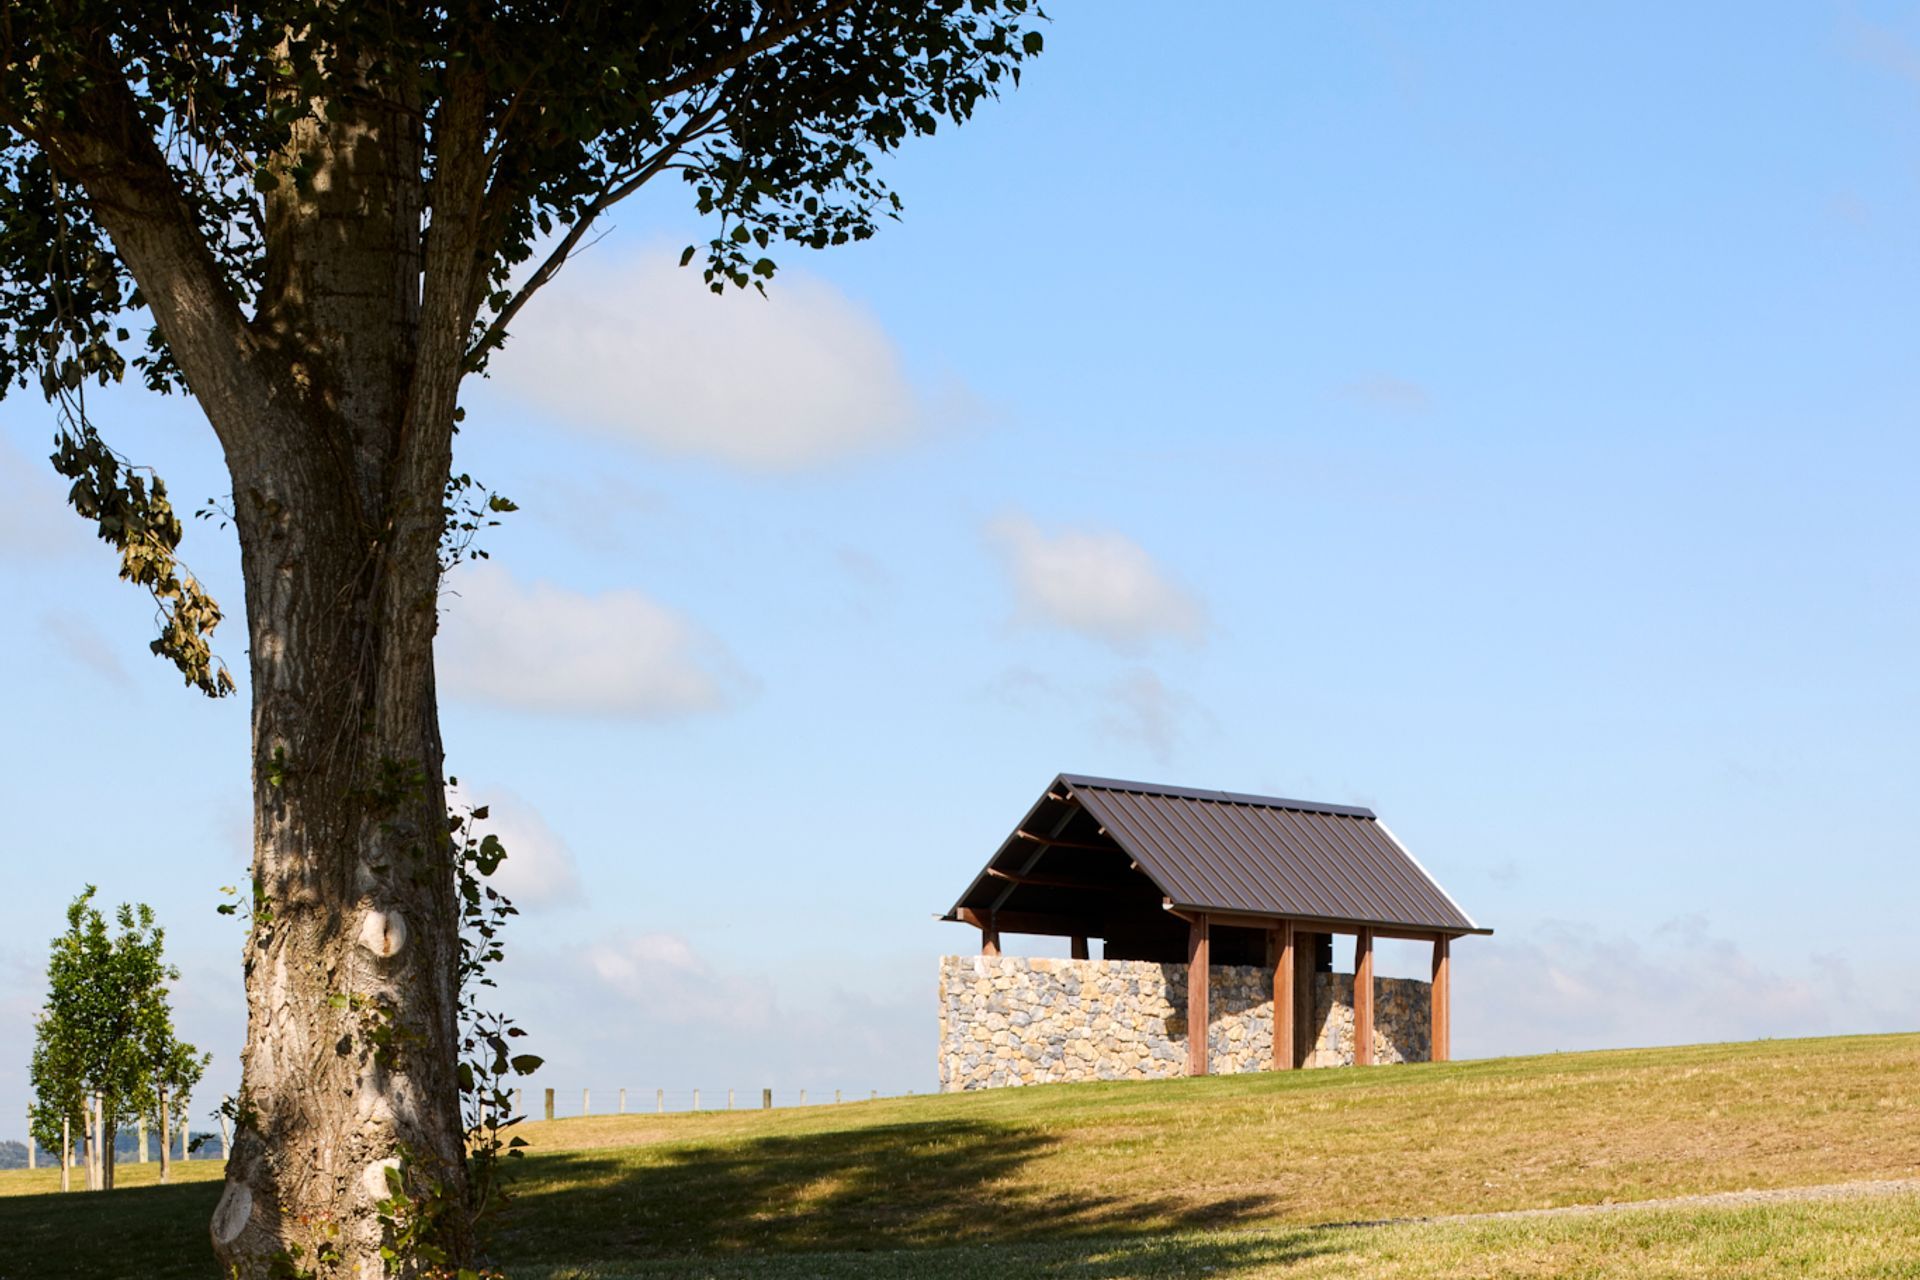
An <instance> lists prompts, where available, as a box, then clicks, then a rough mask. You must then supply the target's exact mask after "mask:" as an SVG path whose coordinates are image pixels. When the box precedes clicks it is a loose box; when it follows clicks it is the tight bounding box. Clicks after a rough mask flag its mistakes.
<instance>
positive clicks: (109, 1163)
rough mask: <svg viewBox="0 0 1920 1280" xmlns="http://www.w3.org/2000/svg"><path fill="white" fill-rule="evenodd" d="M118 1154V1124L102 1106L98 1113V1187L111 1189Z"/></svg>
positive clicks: (104, 1189) (106, 1189) (105, 1189)
mask: <svg viewBox="0 0 1920 1280" xmlns="http://www.w3.org/2000/svg"><path fill="white" fill-rule="evenodd" d="M119 1156H120V1126H119V1125H117V1124H115V1123H114V1122H113V1118H112V1114H111V1113H110V1112H108V1111H107V1110H106V1109H105V1108H104V1107H103V1108H102V1109H101V1113H100V1189H101V1190H102V1191H111V1190H113V1166H114V1162H115V1161H116V1160H117V1159H119Z"/></svg>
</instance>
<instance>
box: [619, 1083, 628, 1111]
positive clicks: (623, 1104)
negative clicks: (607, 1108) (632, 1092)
mask: <svg viewBox="0 0 1920 1280" xmlns="http://www.w3.org/2000/svg"><path fill="white" fill-rule="evenodd" d="M620 1114H621V1115H625V1114H627V1091H626V1090H625V1089H622V1090H621V1091H620Z"/></svg>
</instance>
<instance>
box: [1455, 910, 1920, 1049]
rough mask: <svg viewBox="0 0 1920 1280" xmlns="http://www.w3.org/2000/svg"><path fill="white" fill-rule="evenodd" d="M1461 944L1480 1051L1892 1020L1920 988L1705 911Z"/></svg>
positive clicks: (1466, 1028) (1467, 1026)
mask: <svg viewBox="0 0 1920 1280" xmlns="http://www.w3.org/2000/svg"><path fill="white" fill-rule="evenodd" d="M1453 954H1454V969H1453V973H1454V977H1453V982H1454V991H1455V997H1454V1010H1455V1014H1454V1017H1455V1026H1456V1034H1455V1050H1456V1052H1458V1053H1460V1054H1462V1055H1466V1056H1472V1057H1487V1056H1491V1055H1499V1054H1513V1053H1546V1052H1554V1051H1560V1050H1579V1049H1605V1048H1628V1047H1636V1046H1644V1045H1660V1044H1695V1043H1701V1042H1707V1041H1720V1040H1754V1039H1760V1038H1764V1037H1785V1036H1807V1035H1822V1034H1829V1033H1832V1034H1842V1033H1853V1032H1873V1031H1892V1030H1899V1029H1905V1028H1907V1027H1908V1026H1910V1024H1911V1013H1910V1012H1909V1011H1910V1010H1911V1008H1912V1001H1913V999H1914V998H1915V996H1916V993H1915V992H1914V991H1912V990H1911V989H1909V990H1907V991H1904V992H1903V991H1900V990H1897V989H1887V990H1886V992H1885V995H1884V997H1883V996H1881V995H1880V994H1879V991H1878V989H1877V988H1875V987H1873V986H1871V985H1865V984H1861V983H1859V982H1858V981H1856V980H1855V979H1854V978H1853V977H1852V975H1851V974H1850V973H1849V971H1848V966H1847V962H1846V961H1845V960H1843V959H1840V958H1838V957H1835V956H1831V955H1817V954H1811V953H1809V952H1805V951H1793V952H1790V953H1788V954H1786V955H1784V956H1782V957H1781V959H1782V960H1783V961H1784V962H1785V963H1786V965H1787V968H1786V969H1785V970H1784V971H1783V970H1782V969H1779V968H1775V967H1772V966H1770V965H1768V964H1764V963H1762V962H1760V961H1758V960H1755V959H1754V958H1753V957H1752V956H1750V955H1748V954H1747V953H1746V952H1745V951H1743V950H1742V949H1741V948H1740V946H1739V945H1738V944H1737V943H1735V942H1733V941H1731V940H1729V939H1727V938H1724V937H1720V936H1718V935H1716V934H1715V933H1714V932H1713V931H1712V930H1711V928H1710V927H1709V926H1708V924H1707V923H1706V921H1704V920H1703V919H1701V918H1699V917H1687V918H1682V919H1677V920H1673V921H1669V922H1668V923H1666V924H1663V925H1658V926H1654V927H1651V928H1649V929H1648V930H1647V932H1646V933H1645V934H1640V935H1618V934H1603V933H1600V932H1598V931H1596V930H1593V929H1591V928H1588V927H1586V926H1582V925H1578V924H1573V923H1564V922H1554V923H1549V924H1545V925H1542V926H1541V927H1539V928H1537V929H1535V930H1533V931H1532V932H1531V933H1530V934H1527V935H1523V936H1520V937H1500V936H1495V937H1492V938H1488V939H1485V940H1484V941H1483V940H1481V939H1478V938H1467V939H1463V940H1462V941H1461V942H1459V943H1457V944H1456V945H1455V947H1454V953H1453Z"/></svg>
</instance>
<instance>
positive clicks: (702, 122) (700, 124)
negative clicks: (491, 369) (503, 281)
mask: <svg viewBox="0 0 1920 1280" xmlns="http://www.w3.org/2000/svg"><path fill="white" fill-rule="evenodd" d="M719 113H720V104H719V102H717V101H716V102H715V103H714V104H713V105H712V106H710V107H708V108H707V109H706V110H704V111H702V112H700V113H699V114H697V115H695V116H692V117H690V118H689V119H688V120H687V123H686V124H685V125H684V126H682V127H681V129H680V132H678V133H676V134H675V135H674V136H673V137H672V139H670V140H669V141H668V142H666V143H665V144H663V145H662V146H661V148H660V149H659V150H658V151H656V152H654V154H653V158H652V159H650V160H648V161H647V162H646V163H645V164H643V165H641V166H640V167H639V168H638V169H636V170H634V172H633V173H632V174H630V175H628V176H627V177H625V178H622V179H620V180H619V181H617V182H615V183H614V184H613V185H612V186H609V187H608V188H607V189H606V190H604V191H602V192H601V193H600V194H599V195H597V196H595V197H594V198H593V199H592V200H591V201H589V202H588V204H587V206H586V207H585V208H584V209H583V210H581V212H580V216H579V217H577V218H575V219H574V221H573V225H572V226H570V227H568V228H567V234H566V235H564V236H562V237H561V238H560V243H559V244H557V245H555V246H554V247H553V251H552V252H550V253H549V254H547V256H546V258H545V259H544V260H543V261H542V262H541V263H540V265H539V267H538V268H536V269H535V270H534V273H533V274H532V275H531V276H529V277H527V280H526V282H525V283H524V284H522V285H521V286H520V287H519V288H518V289H516V290H515V291H514V294H513V296H512V297H511V298H510V299H508V301H507V304H506V305H505V306H504V307H502V308H500V311H499V313H498V314H497V315H495V316H494V318H493V319H492V320H491V321H490V322H489V323H488V324H487V328H486V331H485V332H484V333H482V334H481V335H480V337H479V339H478V340H477V341H476V342H474V344H473V345H472V346H471V347H469V348H468V349H467V355H466V361H465V367H466V368H469V369H470V368H472V367H473V366H474V364H475V362H476V361H477V360H478V359H479V358H480V357H481V356H482V355H484V354H485V353H486V352H487V351H488V350H489V349H490V348H491V347H493V346H494V345H495V344H496V343H498V342H499V341H500V339H502V338H503V337H505V336H506V332H507V326H508V325H509V324H511V323H512V322H513V318H514V317H515V316H517V315H519V314H520V309H521V308H522V307H524V306H526V305H527V301H528V300H529V299H530V298H532V297H533V295H534V294H536V293H538V292H539V291H540V289H541V288H542V287H544V286H545V285H546V284H547V283H548V282H549V281H551V280H552V279H553V278H554V276H556V275H558V274H559V273H560V268H561V267H563V266H565V265H566V264H567V258H568V256H569V255H571V254H572V253H573V251H574V250H575V249H576V248H578V247H579V244H580V241H581V239H582V238H583V237H585V235H586V234H587V232H588V231H589V230H590V229H591V228H592V226H593V223H594V220H595V219H596V218H598V217H599V216H600V215H601V214H602V213H605V212H606V211H607V210H608V209H610V208H612V207H613V206H614V205H616V204H618V203H620V202H621V201H622V200H624V199H626V198H627V197H628V196H630V195H632V194H633V193H634V192H635V191H638V190H639V189H640V188H641V187H642V186H643V185H645V184H646V183H647V182H648V181H650V180H651V179H652V178H654V177H655V176H657V175H658V174H659V173H660V171H661V170H663V169H665V168H667V167H668V166H669V165H670V164H671V163H672V161H673V158H674V157H675V156H677V155H679V154H680V151H681V149H682V148H684V147H685V146H686V145H687V143H688V142H689V141H691V140H692V139H693V138H695V137H697V136H698V135H699V133H700V131H701V130H703V129H705V128H706V126H708V125H709V124H711V123H713V119H714V117H715V116H717V115H718V114H719Z"/></svg>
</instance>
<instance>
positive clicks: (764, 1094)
mask: <svg viewBox="0 0 1920 1280" xmlns="http://www.w3.org/2000/svg"><path fill="white" fill-rule="evenodd" d="M760 1109H761V1110H762V1111H771V1110H773V1090H771V1089H762V1090H761V1091H760Z"/></svg>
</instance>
